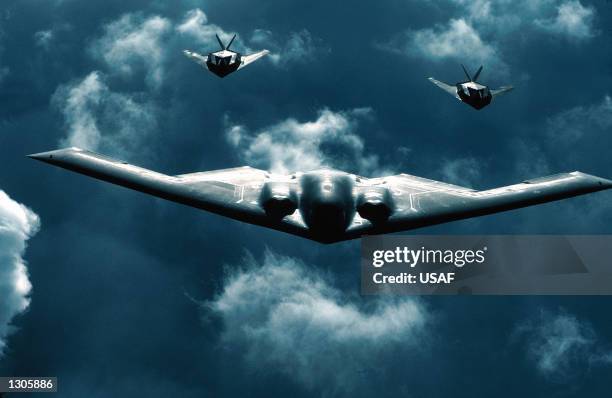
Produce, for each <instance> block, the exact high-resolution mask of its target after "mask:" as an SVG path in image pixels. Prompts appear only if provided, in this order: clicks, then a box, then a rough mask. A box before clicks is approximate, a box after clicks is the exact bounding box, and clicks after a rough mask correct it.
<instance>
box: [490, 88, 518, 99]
mask: <svg viewBox="0 0 612 398" xmlns="http://www.w3.org/2000/svg"><path fill="white" fill-rule="evenodd" d="M513 88H514V87H513V86H502V87H500V88H498V89H495V90H491V95H492V96H493V97H497V96H498V95H502V94H505V93H507V92H508V91H510V90H512V89H513Z"/></svg>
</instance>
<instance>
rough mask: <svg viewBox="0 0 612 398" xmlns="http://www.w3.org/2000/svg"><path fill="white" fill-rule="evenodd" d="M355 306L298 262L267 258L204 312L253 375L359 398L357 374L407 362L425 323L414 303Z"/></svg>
mask: <svg viewBox="0 0 612 398" xmlns="http://www.w3.org/2000/svg"><path fill="white" fill-rule="evenodd" d="M360 303H361V300H355V302H351V301H349V300H347V299H346V298H345V297H344V296H343V294H342V292H341V291H339V290H338V289H336V288H335V287H333V285H332V284H331V283H330V281H329V280H328V279H326V278H325V277H324V276H322V275H321V274H319V273H318V272H316V271H315V270H314V269H313V268H309V267H308V266H306V265H305V264H303V263H301V262H300V261H299V260H296V259H294V258H290V257H283V256H280V255H276V254H274V253H271V252H267V253H266V254H265V258H264V261H263V264H262V265H259V264H256V262H255V260H254V259H253V258H251V257H249V258H248V259H247V264H246V267H245V268H243V269H241V270H238V271H235V272H233V273H232V274H230V275H229V276H228V277H227V278H226V280H225V283H224V287H223V289H222V291H221V292H220V293H219V294H218V295H217V296H216V297H215V299H214V300H212V301H210V302H208V303H206V304H205V308H206V310H207V313H210V314H214V315H217V316H219V317H220V318H221V320H222V321H223V332H222V336H221V337H222V341H223V342H224V343H227V344H228V345H231V346H232V347H235V348H236V349H237V350H239V352H241V353H242V354H243V359H244V362H245V364H246V365H247V366H248V367H249V368H251V369H252V370H253V371H255V372H270V373H272V374H274V373H281V374H284V375H285V376H287V377H289V378H291V379H293V380H294V381H295V382H297V383H300V384H302V385H303V386H305V387H306V388H307V389H309V390H311V391H318V392H321V393H322V394H323V395H338V394H345V393H351V392H352V393H355V392H356V393H358V395H362V394H361V393H362V392H363V391H362V390H361V388H362V387H363V388H369V387H368V386H370V385H371V382H372V379H371V378H369V377H368V378H364V377H363V371H364V369H377V368H379V367H386V366H388V361H389V360H391V359H392V358H393V357H394V356H395V355H398V354H399V353H401V354H402V357H403V358H404V360H406V358H409V353H410V352H414V351H417V347H418V346H419V345H422V344H423V341H424V334H423V329H424V327H425V326H426V325H427V323H428V321H429V317H428V314H427V313H426V311H425V309H424V308H423V306H422V305H421V304H420V303H419V302H418V301H415V300H413V299H401V300H400V299H398V300H395V301H389V300H387V301H383V300H379V301H377V302H376V303H374V304H373V305H372V306H369V307H367V308H366V307H364V306H363V305H361V304H360ZM366 379H368V380H366ZM358 389H359V390H358ZM360 392H361V393H360Z"/></svg>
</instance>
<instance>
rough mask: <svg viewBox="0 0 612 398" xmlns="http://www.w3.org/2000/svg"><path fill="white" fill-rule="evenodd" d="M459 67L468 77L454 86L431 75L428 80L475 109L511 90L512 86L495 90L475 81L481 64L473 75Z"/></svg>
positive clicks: (480, 70) (480, 69)
mask: <svg viewBox="0 0 612 398" xmlns="http://www.w3.org/2000/svg"><path fill="white" fill-rule="evenodd" d="M461 67H462V68H463V72H464V73H465V75H466V76H467V78H468V79H467V81H464V82H459V83H457V84H455V85H454V86H451V85H450V84H446V83H444V82H441V81H439V80H436V79H434V78H433V77H430V78H429V80H430V81H431V82H432V83H433V84H435V85H436V86H438V87H440V88H441V89H442V90H444V91H446V92H447V93H449V94H450V95H452V96H453V97H455V98H457V99H458V100H459V101H463V102H465V103H466V104H468V105H470V106H471V107H472V108H475V109H482V108H484V107H485V106H487V105H489V104H490V103H491V100H492V99H493V98H494V97H497V96H498V95H501V94H503V93H506V92H508V91H510V90H512V86H502V87H500V88H498V89H497V90H491V89H489V87H487V86H483V85H482V84H479V83H477V82H476V80H477V79H478V76H480V72H482V66H481V67H480V68H478V71H477V72H476V74H475V75H474V77H471V76H470V74H469V73H468V71H467V70H466V69H465V66H463V65H461Z"/></svg>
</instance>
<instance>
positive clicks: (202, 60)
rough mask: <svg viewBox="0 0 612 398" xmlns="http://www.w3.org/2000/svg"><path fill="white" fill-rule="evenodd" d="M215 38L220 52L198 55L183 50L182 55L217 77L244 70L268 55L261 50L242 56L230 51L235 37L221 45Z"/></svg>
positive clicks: (266, 51) (265, 51) (218, 39)
mask: <svg viewBox="0 0 612 398" xmlns="http://www.w3.org/2000/svg"><path fill="white" fill-rule="evenodd" d="M216 36H217V41H218V42H219V45H220V46H221V50H220V51H217V52H212V53H209V54H208V55H200V54H198V53H196V52H193V51H189V50H185V51H183V52H184V54H185V55H186V56H187V57H188V58H190V59H192V60H194V61H195V62H197V63H198V64H200V65H202V66H205V67H207V68H208V70H209V71H211V72H212V73H214V74H215V75H217V76H219V77H225V76H227V75H229V74H230V73H233V72H235V71H237V70H239V69H242V68H244V67H245V66H247V65H248V64H250V63H252V62H254V61H257V60H258V59H259V58H261V57H263V56H264V55H266V54H268V53H270V51H268V50H262V51H259V52H256V53H254V54H250V55H242V54H240V53H238V52H235V51H231V50H230V49H229V48H230V46H231V45H232V43H233V42H234V39H235V38H236V35H234V37H232V39H231V40H230V42H229V43H228V44H227V46H226V45H225V44H223V41H221V38H220V37H219V35H216Z"/></svg>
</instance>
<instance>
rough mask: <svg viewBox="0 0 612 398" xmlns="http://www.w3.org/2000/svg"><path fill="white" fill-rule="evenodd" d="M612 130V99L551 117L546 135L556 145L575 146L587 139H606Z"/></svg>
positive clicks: (548, 120)
mask: <svg viewBox="0 0 612 398" xmlns="http://www.w3.org/2000/svg"><path fill="white" fill-rule="evenodd" d="M610 128H612V98H610V96H609V95H606V96H604V98H603V100H602V102H601V103H598V104H594V105H588V106H584V105H580V106H576V107H574V108H571V109H568V110H565V111H562V112H560V113H558V114H556V115H553V116H551V117H550V118H548V119H547V122H546V135H547V136H548V138H549V139H550V140H553V141H555V143H556V144H562V145H564V146H568V145H574V144H576V143H577V142H578V141H580V140H582V139H585V138H587V139H588V138H589V137H590V138H598V139H605V138H606V137H607V136H609V131H610Z"/></svg>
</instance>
